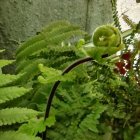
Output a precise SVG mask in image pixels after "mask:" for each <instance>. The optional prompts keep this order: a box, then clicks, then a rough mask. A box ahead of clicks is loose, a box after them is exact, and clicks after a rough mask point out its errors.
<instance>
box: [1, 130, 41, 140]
mask: <svg viewBox="0 0 140 140" xmlns="http://www.w3.org/2000/svg"><path fill="white" fill-rule="evenodd" d="M0 140H41V138H39V137H34V136H30V135H27V134H24V133H18V132H15V131H7V132H0Z"/></svg>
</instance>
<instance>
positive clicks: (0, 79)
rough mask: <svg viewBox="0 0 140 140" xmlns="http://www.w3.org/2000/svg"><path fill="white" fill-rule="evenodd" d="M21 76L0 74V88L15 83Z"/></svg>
mask: <svg viewBox="0 0 140 140" xmlns="http://www.w3.org/2000/svg"><path fill="white" fill-rule="evenodd" d="M20 76H21V75H20V74H18V75H10V74H0V87H2V86H6V85H8V84H11V83H13V82H15V81H16V80H17V79H18V78H19V77H20Z"/></svg>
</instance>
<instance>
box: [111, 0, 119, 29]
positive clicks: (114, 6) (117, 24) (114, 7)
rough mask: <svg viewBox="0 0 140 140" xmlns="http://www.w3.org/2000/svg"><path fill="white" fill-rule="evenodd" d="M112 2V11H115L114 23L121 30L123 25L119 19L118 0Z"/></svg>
mask: <svg viewBox="0 0 140 140" xmlns="http://www.w3.org/2000/svg"><path fill="white" fill-rule="evenodd" d="M111 3H112V12H113V19H114V24H115V26H116V27H118V29H119V30H120V31H121V25H120V21H119V18H118V11H117V0H111Z"/></svg>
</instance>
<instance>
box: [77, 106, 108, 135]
mask: <svg viewBox="0 0 140 140" xmlns="http://www.w3.org/2000/svg"><path fill="white" fill-rule="evenodd" d="M106 109H107V108H106V106H103V105H99V106H96V109H95V110H93V112H92V113H91V114H89V115H87V117H86V118H85V119H84V120H83V121H82V122H81V124H80V129H82V130H84V129H88V130H90V131H92V132H95V133H97V132H98V129H97V124H99V121H98V119H99V118H100V115H101V114H102V113H103V112H104V111H105V110H106Z"/></svg>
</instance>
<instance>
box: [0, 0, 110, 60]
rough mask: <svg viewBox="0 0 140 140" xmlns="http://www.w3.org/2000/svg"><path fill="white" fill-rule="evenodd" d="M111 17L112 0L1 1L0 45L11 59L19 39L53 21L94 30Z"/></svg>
mask: <svg viewBox="0 0 140 140" xmlns="http://www.w3.org/2000/svg"><path fill="white" fill-rule="evenodd" d="M111 16H112V13H111V3H110V0H104V1H103V0H0V48H6V50H7V52H6V54H5V56H7V57H8V58H12V56H13V54H14V52H15V49H16V48H17V47H18V43H19V42H22V41H25V40H26V39H27V38H28V37H30V36H32V35H35V34H36V32H38V31H39V30H40V29H41V28H42V27H43V26H45V25H47V24H48V23H50V22H51V21H54V20H59V19H65V20H69V21H70V22H72V23H76V24H78V25H80V26H81V27H82V29H85V30H86V31H88V32H90V33H91V32H92V31H93V30H94V29H95V27H97V26H99V25H101V24H105V23H110V21H112V20H111Z"/></svg>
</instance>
